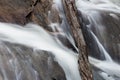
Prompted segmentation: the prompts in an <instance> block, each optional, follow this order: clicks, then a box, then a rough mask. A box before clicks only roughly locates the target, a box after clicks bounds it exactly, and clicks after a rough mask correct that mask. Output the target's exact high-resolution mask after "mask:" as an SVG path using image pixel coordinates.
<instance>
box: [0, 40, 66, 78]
mask: <svg viewBox="0 0 120 80" xmlns="http://www.w3.org/2000/svg"><path fill="white" fill-rule="evenodd" d="M0 78H1V79H0V80H7V79H9V80H66V78H65V74H64V71H63V70H62V68H61V67H60V66H59V65H58V63H57V62H55V61H54V56H52V55H51V54H50V52H46V51H38V50H33V49H31V48H28V47H25V46H22V45H17V44H10V43H7V42H0Z"/></svg>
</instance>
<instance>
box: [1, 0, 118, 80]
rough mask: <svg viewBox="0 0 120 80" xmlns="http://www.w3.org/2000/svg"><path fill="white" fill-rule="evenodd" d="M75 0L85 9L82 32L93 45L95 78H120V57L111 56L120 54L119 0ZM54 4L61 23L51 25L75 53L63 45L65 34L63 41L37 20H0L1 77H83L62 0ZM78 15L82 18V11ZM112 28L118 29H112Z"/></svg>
mask: <svg viewBox="0 0 120 80" xmlns="http://www.w3.org/2000/svg"><path fill="white" fill-rule="evenodd" d="M75 1H76V6H77V9H78V11H80V12H81V13H82V18H83V19H82V22H83V25H84V26H83V33H84V35H85V40H86V43H87V45H88V46H89V49H90V56H89V61H90V63H91V65H92V66H93V67H92V69H93V74H94V79H95V80H120V65H119V63H117V62H119V61H117V62H116V61H115V60H114V59H113V56H111V55H115V54H117V55H118V54H120V46H117V45H119V44H120V42H119V41H120V39H119V35H120V31H119V29H120V26H119V23H120V16H119V15H120V7H119V4H118V3H116V1H117V0H116V1H113V0H111V1H109V0H75ZM113 2H114V3H115V4H114V3H113ZM118 2H119V1H118ZM116 4H117V5H116ZM52 7H53V8H54V7H55V8H57V10H58V11H59V16H60V18H62V23H61V24H59V23H51V24H50V25H49V26H51V27H52V29H53V33H54V31H55V29H56V28H57V29H58V30H59V32H61V33H62V36H64V37H65V38H66V39H67V40H68V41H69V42H70V44H72V45H71V46H72V47H73V48H74V49H75V51H76V53H75V52H73V51H72V50H70V49H68V48H67V47H66V46H64V44H63V43H62V41H64V39H65V38H63V40H62V41H61V40H59V38H58V37H56V36H53V35H51V33H49V32H48V31H46V30H44V29H43V28H41V26H38V25H36V24H32V23H29V24H27V25H25V26H20V25H17V24H11V23H0V80H81V77H80V72H79V70H78V54H77V50H78V49H77V47H76V46H75V42H74V40H73V38H72V35H71V31H70V27H69V24H68V23H67V20H66V18H65V14H64V9H63V7H62V2H61V0H54V4H53V6H52ZM49 13H50V12H49ZM79 17H80V19H81V15H80V16H79ZM109 21H111V22H109ZM114 21H115V22H114ZM54 26H55V27H54ZM109 30H110V31H114V30H115V32H111V33H110V32H109ZM56 34H57V33H56ZM115 36H117V37H115ZM113 37H114V39H113V40H114V41H113V40H112V39H111V38H113ZM115 41H116V42H115ZM66 44H67V43H66ZM110 44H111V45H110ZM113 44H114V45H113ZM116 46H117V47H116ZM109 48H110V49H112V50H110V49H109ZM115 52H117V53H115ZM46 56H47V57H46ZM116 57H117V56H115V58H116ZM58 65H59V67H58ZM54 66H55V67H54ZM56 66H57V67H56ZM54 68H56V69H54ZM57 71H58V72H57ZM52 74H53V75H52ZM48 75H49V76H48ZM64 75H65V77H64ZM56 76H57V77H58V78H57V77H56Z"/></svg>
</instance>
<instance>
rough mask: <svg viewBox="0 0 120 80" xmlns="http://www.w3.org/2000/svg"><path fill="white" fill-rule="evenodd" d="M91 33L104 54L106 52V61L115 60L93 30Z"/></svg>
mask: <svg viewBox="0 0 120 80" xmlns="http://www.w3.org/2000/svg"><path fill="white" fill-rule="evenodd" d="M91 34H92V36H93V37H94V38H95V41H96V42H97V45H98V47H99V49H100V51H101V52H102V54H104V56H105V59H106V61H109V62H113V60H112V58H111V57H110V55H109V54H108V52H107V51H106V50H105V48H104V47H103V46H102V44H101V43H100V42H99V40H98V39H97V37H96V36H95V34H94V33H93V32H91Z"/></svg>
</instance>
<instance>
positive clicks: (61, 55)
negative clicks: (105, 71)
mask: <svg viewBox="0 0 120 80" xmlns="http://www.w3.org/2000/svg"><path fill="white" fill-rule="evenodd" d="M0 26H1V28H0V40H2V41H7V42H10V43H14V44H21V45H25V46H28V47H31V48H34V49H38V50H45V51H49V52H51V54H53V55H54V56H55V60H56V61H57V62H58V63H59V65H60V66H61V67H62V69H63V70H64V72H65V75H66V78H67V80H80V75H79V70H78V63H77V61H78V55H77V54H75V53H74V52H72V51H71V50H69V49H67V48H65V47H64V46H61V45H59V44H58V43H57V42H56V41H55V40H54V39H53V38H52V36H51V35H50V34H48V33H47V32H46V31H45V30H44V29H42V28H41V27H40V26H38V25H35V24H27V25H26V26H24V27H23V26H19V25H15V24H8V23H0ZM6 80H7V79H6Z"/></svg>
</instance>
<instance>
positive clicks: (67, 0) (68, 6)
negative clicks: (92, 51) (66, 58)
mask: <svg viewBox="0 0 120 80" xmlns="http://www.w3.org/2000/svg"><path fill="white" fill-rule="evenodd" d="M62 2H63V6H64V11H65V14H66V18H67V20H68V23H69V25H70V28H71V31H72V35H73V37H74V40H75V42H76V46H77V47H78V50H79V51H78V53H79V60H78V63H79V71H80V75H81V79H82V80H93V76H92V71H91V68H90V64H89V61H88V52H87V46H86V43H85V40H84V36H83V33H82V29H81V25H80V20H79V19H78V17H77V15H78V12H77V8H76V7H75V2H74V0H62Z"/></svg>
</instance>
